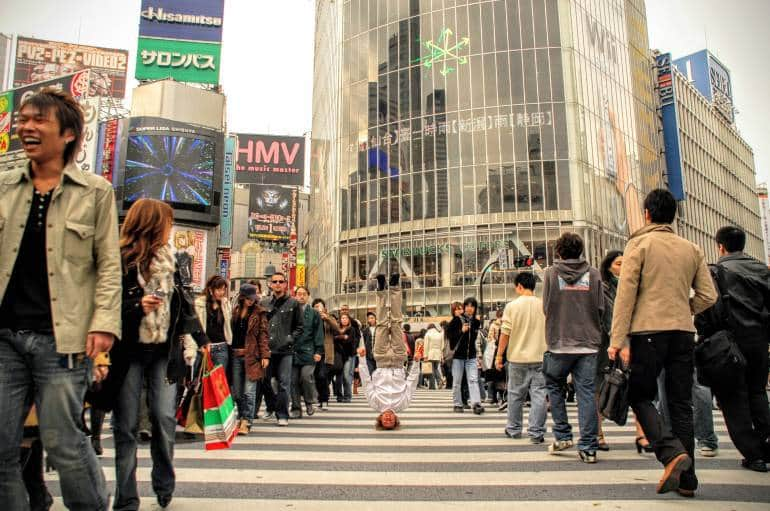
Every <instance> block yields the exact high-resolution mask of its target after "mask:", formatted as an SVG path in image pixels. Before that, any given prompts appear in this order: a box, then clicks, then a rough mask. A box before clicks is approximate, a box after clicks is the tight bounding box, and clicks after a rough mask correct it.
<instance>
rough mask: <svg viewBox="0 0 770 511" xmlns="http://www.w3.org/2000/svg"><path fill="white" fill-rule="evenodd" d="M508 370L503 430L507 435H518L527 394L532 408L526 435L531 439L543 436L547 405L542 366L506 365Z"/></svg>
mask: <svg viewBox="0 0 770 511" xmlns="http://www.w3.org/2000/svg"><path fill="white" fill-rule="evenodd" d="M507 369H508V424H507V425H506V426H505V430H506V431H507V432H508V434H509V435H520V434H521V430H522V423H521V422H522V417H523V410H522V408H523V405H524V400H525V399H526V398H527V392H528V391H529V396H530V399H531V401H530V402H531V403H532V407H531V408H530V410H529V426H528V427H527V433H528V434H529V436H530V437H531V438H542V437H543V436H545V419H546V412H547V405H546V402H545V396H546V390H545V376H543V364H516V363H513V362H508V363H507Z"/></svg>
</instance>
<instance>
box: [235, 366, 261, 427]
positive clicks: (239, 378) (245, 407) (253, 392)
mask: <svg viewBox="0 0 770 511" xmlns="http://www.w3.org/2000/svg"><path fill="white" fill-rule="evenodd" d="M259 362H260V361H257V363H259ZM231 363H232V371H233V381H232V387H231V390H230V392H231V393H232V395H233V400H234V401H235V404H236V405H237V406H238V418H239V419H246V420H247V421H249V425H251V423H252V422H254V405H255V404H256V401H257V383H258V382H256V381H251V380H249V377H248V376H246V359H245V357H233V359H232V361H231Z"/></svg>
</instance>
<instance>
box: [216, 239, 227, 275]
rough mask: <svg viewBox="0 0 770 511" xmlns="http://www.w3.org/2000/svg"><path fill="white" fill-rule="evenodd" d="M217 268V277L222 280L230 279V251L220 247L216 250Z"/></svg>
mask: <svg viewBox="0 0 770 511" xmlns="http://www.w3.org/2000/svg"><path fill="white" fill-rule="evenodd" d="M217 266H218V268H219V275H221V276H222V278H223V279H229V278H230V249H229V248H224V247H220V248H218V249H217Z"/></svg>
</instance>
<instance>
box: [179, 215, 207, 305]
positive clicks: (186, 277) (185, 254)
mask: <svg viewBox="0 0 770 511" xmlns="http://www.w3.org/2000/svg"><path fill="white" fill-rule="evenodd" d="M207 242H208V233H207V232H206V231H205V230H203V229H196V228H195V227H187V226H183V225H174V226H172V227H171V245H172V246H173V247H174V250H175V252H176V262H177V267H178V268H179V275H180V276H181V277H182V284H183V285H184V286H185V287H190V288H192V290H193V291H202V290H203V288H204V287H205V285H206V245H207Z"/></svg>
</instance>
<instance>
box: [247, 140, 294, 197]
mask: <svg viewBox="0 0 770 511" xmlns="http://www.w3.org/2000/svg"><path fill="white" fill-rule="evenodd" d="M236 141H237V143H236V151H235V182H236V183H244V184H246V183H249V184H265V185H289V186H302V185H303V183H304V181H305V139H304V138H303V137H280V136H273V135H244V134H238V135H236Z"/></svg>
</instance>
